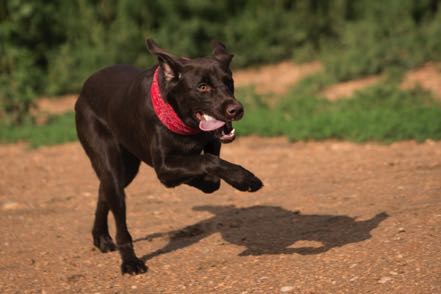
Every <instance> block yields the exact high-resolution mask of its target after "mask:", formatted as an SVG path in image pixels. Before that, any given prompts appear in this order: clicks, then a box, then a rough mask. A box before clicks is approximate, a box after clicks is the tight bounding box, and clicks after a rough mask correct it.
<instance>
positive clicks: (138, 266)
mask: <svg viewBox="0 0 441 294" xmlns="http://www.w3.org/2000/svg"><path fill="white" fill-rule="evenodd" d="M145 272H147V266H146V265H145V264H144V262H143V261H142V260H140V259H137V258H136V259H130V260H124V261H123V263H122V264H121V273H122V274H123V275H124V274H129V275H139V274H143V273H145Z"/></svg>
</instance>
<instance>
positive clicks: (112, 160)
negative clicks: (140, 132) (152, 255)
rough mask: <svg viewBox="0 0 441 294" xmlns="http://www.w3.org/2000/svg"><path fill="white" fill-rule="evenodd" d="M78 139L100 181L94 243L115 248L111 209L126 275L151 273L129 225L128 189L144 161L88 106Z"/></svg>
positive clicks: (80, 113) (80, 112)
mask: <svg viewBox="0 0 441 294" xmlns="http://www.w3.org/2000/svg"><path fill="white" fill-rule="evenodd" d="M76 124H77V132H78V138H79V139H80V142H81V144H82V145H83V147H84V149H85V151H86V153H87V155H88V156H89V158H90V160H91V162H92V166H93V168H94V170H95V172H96V174H97V176H98V178H99V180H100V187H99V196H98V203H97V209H96V214H95V222H94V227H93V230H92V235H93V239H94V244H95V246H97V247H98V248H99V249H100V250H101V251H109V250H112V249H114V247H115V246H114V245H113V242H112V239H111V238H110V235H109V232H108V227H107V215H108V212H109V210H110V211H111V212H112V214H113V216H114V218H115V225H116V243H117V248H118V250H119V253H120V255H121V258H122V265H121V271H122V273H130V274H138V273H142V272H145V271H146V270H147V268H146V266H145V265H144V263H143V262H142V261H141V260H140V259H138V258H137V257H136V255H135V252H134V249H133V244H132V237H131V236H130V233H129V231H128V229H127V224H126V205H125V193H124V187H126V186H127V185H128V184H129V183H130V182H131V181H132V180H133V178H134V177H135V175H136V173H137V171H138V168H139V164H140V161H139V159H137V158H136V157H134V156H133V155H131V154H130V153H129V152H128V151H126V150H125V149H124V148H123V147H122V146H120V145H119V144H118V143H117V141H116V140H115V139H114V137H113V135H112V133H111V132H110V130H109V129H108V128H107V126H106V125H104V124H103V123H102V122H101V121H100V120H99V119H98V118H96V117H95V115H94V114H93V112H92V111H91V110H90V109H89V108H88V107H87V105H82V106H78V105H77V111H76Z"/></svg>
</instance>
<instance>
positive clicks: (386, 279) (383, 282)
mask: <svg viewBox="0 0 441 294" xmlns="http://www.w3.org/2000/svg"><path fill="white" fill-rule="evenodd" d="M390 280H392V278H391V277H382V278H381V279H379V280H378V283H380V284H386V283H387V282H389V281H390Z"/></svg>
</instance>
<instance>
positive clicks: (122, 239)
mask: <svg viewBox="0 0 441 294" xmlns="http://www.w3.org/2000/svg"><path fill="white" fill-rule="evenodd" d="M146 44H147V48H148V49H149V51H150V52H151V53H152V54H154V55H156V56H157V58H158V63H159V66H154V67H153V68H151V69H149V70H147V71H146V70H143V69H140V68H136V67H132V66H129V65H115V66H111V67H108V68H105V69H102V70H100V71H98V72H97V73H95V74H93V75H92V76H91V77H89V78H88V79H87V81H86V82H85V83H84V86H83V89H82V91H81V94H80V96H79V98H78V101H77V102H76V105H75V112H76V116H75V118H76V126H77V133H78V138H79V140H80V142H81V144H82V146H83V148H84V150H85V151H86V153H87V155H88V157H89V158H90V161H91V163H92V166H93V168H94V170H95V172H96V174H97V176H98V178H99V180H100V186H99V193H98V203H97V207H96V214H95V222H94V225H93V230H92V235H93V243H94V245H95V246H96V247H98V248H99V249H100V250H101V251H102V252H108V251H113V250H115V249H118V250H119V252H120V254H121V258H122V264H121V271H122V273H129V274H139V273H143V272H145V271H146V270H147V268H146V266H145V265H144V263H143V262H142V261H141V260H140V259H138V258H137V257H136V255H135V252H134V250H133V245H132V237H131V236H130V234H129V232H128V230H127V225H126V207H125V200H124V198H125V195H124V188H125V187H126V186H127V185H129V184H130V182H131V181H132V180H133V178H134V177H135V176H136V174H137V172H138V169H139V165H140V162H141V161H143V162H145V163H146V164H148V165H150V166H152V167H153V168H154V169H155V171H156V174H157V176H158V178H159V180H160V181H161V182H162V183H163V184H164V185H165V186H167V187H175V186H177V185H180V184H183V183H185V184H188V185H191V186H193V187H196V188H198V189H200V190H202V191H203V192H206V193H211V192H214V191H215V190H217V189H219V186H220V179H223V180H225V181H226V182H227V183H228V184H230V185H232V186H233V187H235V188H237V189H239V190H241V191H257V190H258V189H260V188H261V187H262V182H261V181H260V180H259V179H258V178H257V177H255V176H254V175H253V174H252V173H251V172H249V171H248V170H246V169H244V168H243V167H241V166H239V165H236V164H233V163H230V162H227V161H225V160H222V159H220V158H219V153H220V148H221V142H222V143H229V142H231V141H233V140H234V138H235V135H234V129H233V127H232V123H231V122H232V121H233V120H239V119H240V118H242V116H243V112H244V111H243V107H242V105H241V104H240V103H239V102H238V101H237V100H236V99H235V98H234V84H233V79H232V73H231V70H230V69H229V66H230V62H231V60H232V58H233V55H232V54H230V53H228V52H227V50H226V48H225V46H224V45H223V44H221V43H219V42H214V43H213V56H212V58H196V59H188V58H183V57H176V56H173V55H172V54H169V53H167V52H166V51H164V50H163V49H161V48H159V47H158V45H157V44H156V43H155V42H154V41H153V40H151V39H148V40H146ZM109 210H110V211H111V212H112V213H113V216H114V218H115V223H116V244H117V246H115V244H114V243H113V241H112V238H111V237H110V235H109V231H108V226H107V215H108V212H109Z"/></svg>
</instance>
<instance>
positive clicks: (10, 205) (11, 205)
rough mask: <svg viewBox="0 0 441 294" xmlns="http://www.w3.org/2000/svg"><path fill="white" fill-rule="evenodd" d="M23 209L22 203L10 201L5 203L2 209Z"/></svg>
mask: <svg viewBox="0 0 441 294" xmlns="http://www.w3.org/2000/svg"><path fill="white" fill-rule="evenodd" d="M20 207H21V205H20V203H18V202H15V201H8V202H5V203H3V205H2V209H3V210H17V209H19V208H20Z"/></svg>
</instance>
